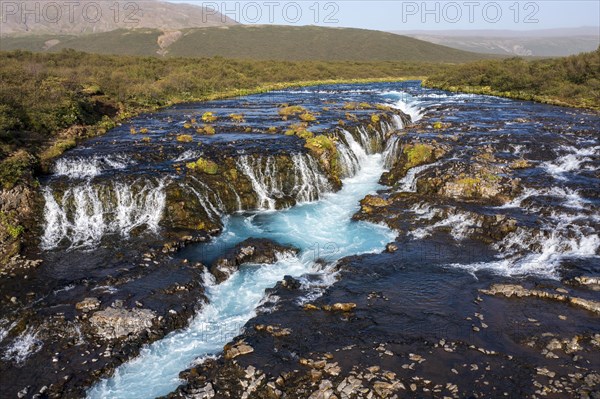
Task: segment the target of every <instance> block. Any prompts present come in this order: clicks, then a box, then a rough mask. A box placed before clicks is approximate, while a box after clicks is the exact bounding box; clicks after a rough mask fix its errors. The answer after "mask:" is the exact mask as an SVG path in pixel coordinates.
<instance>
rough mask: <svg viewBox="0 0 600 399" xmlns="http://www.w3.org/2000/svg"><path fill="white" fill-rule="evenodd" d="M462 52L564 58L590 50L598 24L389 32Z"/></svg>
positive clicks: (598, 39)
mask: <svg viewBox="0 0 600 399" xmlns="http://www.w3.org/2000/svg"><path fill="white" fill-rule="evenodd" d="M393 33H397V34H400V35H406V36H410V37H414V38H415V39H419V40H424V41H427V42H431V43H435V44H440V45H442V46H448V47H452V48H455V49H459V50H464V51H474V52H477V53H485V54H499V55H504V56H511V55H512V56H515V55H516V56H534V57H564V56H569V55H574V54H579V53H582V52H589V51H594V50H595V49H596V48H597V47H598V45H600V33H599V30H598V27H583V28H571V29H541V30H533V31H510V30H507V31H503V30H473V31H468V30H455V31H413V32H402V31H397V32H393Z"/></svg>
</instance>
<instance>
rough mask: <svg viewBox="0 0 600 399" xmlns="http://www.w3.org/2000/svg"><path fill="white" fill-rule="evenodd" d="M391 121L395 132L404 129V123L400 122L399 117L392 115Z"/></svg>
mask: <svg viewBox="0 0 600 399" xmlns="http://www.w3.org/2000/svg"><path fill="white" fill-rule="evenodd" d="M392 120H393V121H394V127H395V128H396V129H397V130H402V129H404V122H403V121H402V118H400V115H393V116H392Z"/></svg>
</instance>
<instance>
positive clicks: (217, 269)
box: [210, 238, 298, 283]
mask: <svg viewBox="0 0 600 399" xmlns="http://www.w3.org/2000/svg"><path fill="white" fill-rule="evenodd" d="M297 253H298V249H297V248H294V247H291V246H287V245H280V244H277V243H276V242H274V241H271V240H267V239H257V238H249V239H247V240H245V241H243V242H241V243H240V244H238V245H236V246H235V247H234V248H233V249H231V250H230V251H229V252H228V253H227V254H226V255H225V256H223V257H221V258H219V260H217V261H216V262H215V264H214V265H213V266H212V267H211V269H210V271H211V273H212V274H213V275H214V276H215V278H216V280H217V282H219V283H221V282H223V281H225V280H227V278H228V277H229V276H230V275H231V274H233V273H234V272H236V271H237V270H238V269H239V267H240V266H241V265H243V264H245V263H261V264H265V263H266V264H272V263H275V262H276V261H277V258H278V256H281V255H294V254H297Z"/></svg>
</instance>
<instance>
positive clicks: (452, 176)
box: [417, 161, 521, 205]
mask: <svg viewBox="0 0 600 399" xmlns="http://www.w3.org/2000/svg"><path fill="white" fill-rule="evenodd" d="M520 191H521V187H520V180H519V179H516V178H510V177H507V175H506V174H505V173H504V170H503V169H502V168H500V167H496V166H489V165H484V164H478V163H466V162H462V161H456V162H452V163H447V164H445V165H444V166H443V167H436V168H432V169H431V170H429V171H427V172H425V173H424V175H423V176H422V177H421V178H420V179H419V180H418V182H417V192H418V193H419V194H422V195H428V196H440V197H444V198H449V199H452V200H456V201H465V202H479V203H486V204H491V205H494V204H496V205H501V204H504V203H506V202H508V201H510V199H512V198H514V197H515V196H517V195H518V194H519V192H520Z"/></svg>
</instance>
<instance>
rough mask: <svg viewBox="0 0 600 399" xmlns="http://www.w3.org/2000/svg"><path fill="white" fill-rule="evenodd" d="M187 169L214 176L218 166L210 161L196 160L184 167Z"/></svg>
mask: <svg viewBox="0 0 600 399" xmlns="http://www.w3.org/2000/svg"><path fill="white" fill-rule="evenodd" d="M185 166H186V167H187V168H188V169H190V170H194V171H198V172H202V173H206V174H207V175H216V174H217V172H218V171H219V166H218V165H217V164H216V163H215V162H213V161H211V160H210V159H205V158H198V160H197V161H196V162H189V163H187V164H186V165H185Z"/></svg>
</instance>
